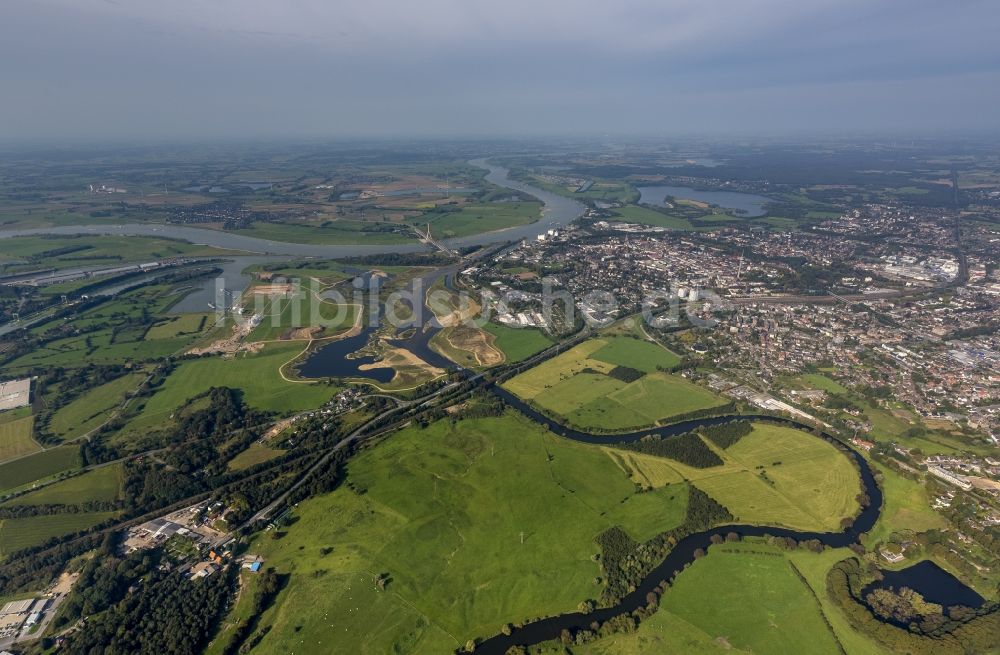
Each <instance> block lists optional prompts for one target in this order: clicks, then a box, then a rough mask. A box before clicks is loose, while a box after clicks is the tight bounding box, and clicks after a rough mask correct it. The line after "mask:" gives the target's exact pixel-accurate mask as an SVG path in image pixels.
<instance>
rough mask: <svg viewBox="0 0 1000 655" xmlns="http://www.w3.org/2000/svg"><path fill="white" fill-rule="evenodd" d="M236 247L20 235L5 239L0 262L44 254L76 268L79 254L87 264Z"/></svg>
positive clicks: (50, 262)
mask: <svg viewBox="0 0 1000 655" xmlns="http://www.w3.org/2000/svg"><path fill="white" fill-rule="evenodd" d="M73 220H75V221H76V222H79V221H80V218H79V217H76V218H75V219H73ZM75 246H89V247H88V248H85V249H83V250H78V251H75V252H70V253H65V254H60V255H48V254H46V253H50V252H53V251H56V250H58V249H60V248H66V247H75ZM232 252H233V251H228V250H220V249H218V248H212V247H210V246H199V245H195V244H191V243H187V242H185V241H174V240H172V239H166V238H159V237H146V236H110V235H96V234H88V235H86V236H83V235H81V236H52V235H45V236H20V237H14V238H12V239H4V247H3V251H2V252H0V263H16V262H18V261H19V260H21V261H24V262H25V263H26V265H29V258H35V259H36V260H37V259H39V258H41V259H43V260H44V265H45V267H47V268H58V269H61V268H75V267H78V266H80V259H79V258H80V257H86V258H87V262H86V263H87V265H88V266H91V265H92V266H102V265H107V266H117V265H120V264H123V263H125V262H138V261H149V260H151V259H163V258H167V257H176V256H182V255H183V256H209V257H211V256H219V255H225V254H230V253H232Z"/></svg>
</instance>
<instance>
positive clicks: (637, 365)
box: [504, 337, 726, 431]
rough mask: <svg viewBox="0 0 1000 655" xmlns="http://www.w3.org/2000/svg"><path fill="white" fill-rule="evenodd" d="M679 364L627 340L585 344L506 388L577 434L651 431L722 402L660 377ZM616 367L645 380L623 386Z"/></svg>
mask: <svg viewBox="0 0 1000 655" xmlns="http://www.w3.org/2000/svg"><path fill="white" fill-rule="evenodd" d="M679 361H680V359H679V358H678V357H677V355H675V354H674V353H672V352H670V351H669V350H667V349H665V348H663V347H662V346H660V345H658V344H655V343H652V342H649V341H645V340H640V339H634V338H631V337H603V338H597V339H589V340H587V341H584V342H583V343H581V344H579V345H577V346H575V347H573V348H571V349H570V350H568V351H566V352H564V353H562V354H560V355H557V356H556V357H553V358H552V359H549V360H547V361H545V362H542V363H541V364H539V365H538V366H536V367H535V368H533V369H530V370H528V371H526V372H524V373H521V374H520V375H517V376H515V377H514V378H512V379H511V380H509V381H507V382H506V383H504V386H505V387H506V388H507V389H509V390H510V391H511V392H513V393H515V394H517V395H518V396H520V397H521V398H524V399H525V400H531V401H533V402H534V403H535V404H537V405H538V406H539V407H541V408H542V409H544V410H546V411H549V412H551V413H553V414H556V415H558V416H561V417H563V418H564V419H566V420H567V421H568V422H569V423H570V424H572V425H574V426H578V427H581V428H597V429H601V430H608V431H614V430H626V429H634V428H638V427H642V426H645V425H652V424H654V423H657V422H662V421H664V420H666V419H669V418H670V417H671V416H677V415H680V414H685V413H688V412H692V411H696V410H701V409H707V408H711V407H718V406H721V405H724V404H725V403H726V401H725V400H724V399H722V398H720V397H718V396H716V395H715V394H713V393H712V392H710V391H708V390H707V389H703V388H701V387H699V386H697V385H695V384H692V383H691V382H688V381H687V380H685V379H684V378H682V377H680V376H678V375H671V374H669V373H663V372H661V371H658V370H657V369H658V368H670V367H672V366H675V365H676V364H677V363H678V362H679ZM616 366H626V367H628V368H633V369H635V370H638V371H640V372H643V373H645V375H644V376H643V377H641V378H639V379H637V380H634V381H632V382H627V383H626V382H624V381H622V380H619V379H617V378H614V377H611V376H609V375H608V373H609V372H610V371H611V370H612V369H613V368H615V367H616Z"/></svg>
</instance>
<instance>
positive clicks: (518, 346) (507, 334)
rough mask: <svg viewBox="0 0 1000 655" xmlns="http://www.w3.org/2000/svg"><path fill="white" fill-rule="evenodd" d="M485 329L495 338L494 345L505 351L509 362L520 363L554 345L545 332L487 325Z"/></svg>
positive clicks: (495, 324) (492, 324)
mask: <svg viewBox="0 0 1000 655" xmlns="http://www.w3.org/2000/svg"><path fill="white" fill-rule="evenodd" d="M483 329H484V330H486V331H487V332H489V333H490V334H492V335H493V336H494V337H495V341H494V342H493V345H495V346H496V347H497V348H499V349H500V350H501V351H503V354H504V355H505V356H506V358H507V361H508V362H519V361H521V360H523V359H527V358H528V357H531V356H532V355H534V354H535V353H539V352H541V351H543V350H545V349H546V348H548V347H549V346H551V345H552V343H553V341H552V339H550V338H549V337H548V336H546V335H545V333H544V332H542V331H541V330H538V329H535V328H512V327H507V326H506V325H499V324H497V323H487V324H486V325H484V326H483Z"/></svg>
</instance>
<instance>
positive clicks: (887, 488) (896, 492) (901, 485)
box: [865, 461, 949, 545]
mask: <svg viewBox="0 0 1000 655" xmlns="http://www.w3.org/2000/svg"><path fill="white" fill-rule="evenodd" d="M870 464H871V467H872V469H873V470H875V471H878V472H879V473H881V474H882V476H883V479H882V496H883V498H882V514H881V515H880V516H879V519H878V522H877V523H876V524H875V527H874V528H872V530H871V532H870V533H869V534H868V536H867V537H866V538H865V543H866V544H869V545H872V544H876V543H878V542H880V541H883V540H884V539H886V538H887V537H888V536H889V535H890V534H892V533H893V532H896V531H901V530H913V531H914V532H923V531H925V530H931V529H938V530H947V529H948V528H949V523H948V521H947V520H946V519H945V518H944V517H943V516H941V515H940V514H938V513H937V512H936V511H935V510H934V509H933V508H932V507H931V499H930V497H929V496H928V494H927V488H926V487H925V486H924V485H923V484H921V483H919V482H917V481H916V480H910V479H909V478H905V477H903V476H902V475H900V474H898V473H896V472H895V471H893V470H892V469H890V468H888V467H886V466H883V465H881V464H879V463H878V462H874V461H870Z"/></svg>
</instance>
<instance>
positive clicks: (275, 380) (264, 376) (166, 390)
mask: <svg viewBox="0 0 1000 655" xmlns="http://www.w3.org/2000/svg"><path fill="white" fill-rule="evenodd" d="M301 350H302V344H298V343H290V344H272V345H268V346H266V347H265V348H264V349H263V350H262V351H261V352H259V353H256V354H246V353H241V354H238V355H236V356H235V357H232V358H228V359H227V358H222V357H201V358H198V359H190V360H186V361H183V362H180V363H179V364H178V366H177V368H175V369H174V371H173V372H172V373H171V374H170V376H169V377H167V379H166V381H165V382H164V383H163V386H162V387H161V388H160V389H159V390H158V391H157V392H156V393H155V394H153V396H152V397H151V398H149V399H148V400H147V401H146V403H145V406H144V408H143V410H142V412H141V414H140V415H139V416H138V417H137V418H136V419H133V420H132V421H130V422H129V424H128V425H127V426H126V427H125V430H126V431H136V430H141V429H145V428H148V427H150V426H157V425H160V424H162V423H163V422H164V421H165V420H167V419H168V418H169V416H170V415H171V414H172V413H173V412H174V411H175V410H176V409H177V408H179V407H181V406H182V405H184V404H185V403H186V402H187V400H188V399H189V398H192V397H194V396H196V395H198V394H200V393H203V392H205V391H207V390H208V389H210V388H212V387H232V388H234V389H240V390H242V392H243V399H244V401H245V402H246V403H247V404H249V405H251V406H253V407H256V408H258V409H263V410H269V411H275V412H295V411H302V410H306V409H312V408H315V407H318V406H319V405H321V404H323V403H324V402H325V401H327V400H329V399H330V398H331V397H332V396H333V395H334V394H336V393H337V391H339V389H338V388H337V387H332V386H327V385H326V384H324V383H311V384H309V383H299V382H288V381H286V380H284V379H283V378H282V377H281V375H280V374H279V373H278V368H279V367H280V366H281V365H282V364H284V363H285V362H287V361H288V360H290V359H291V358H292V357H294V356H295V355H296V354H297V353H298V352H300V351H301Z"/></svg>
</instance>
